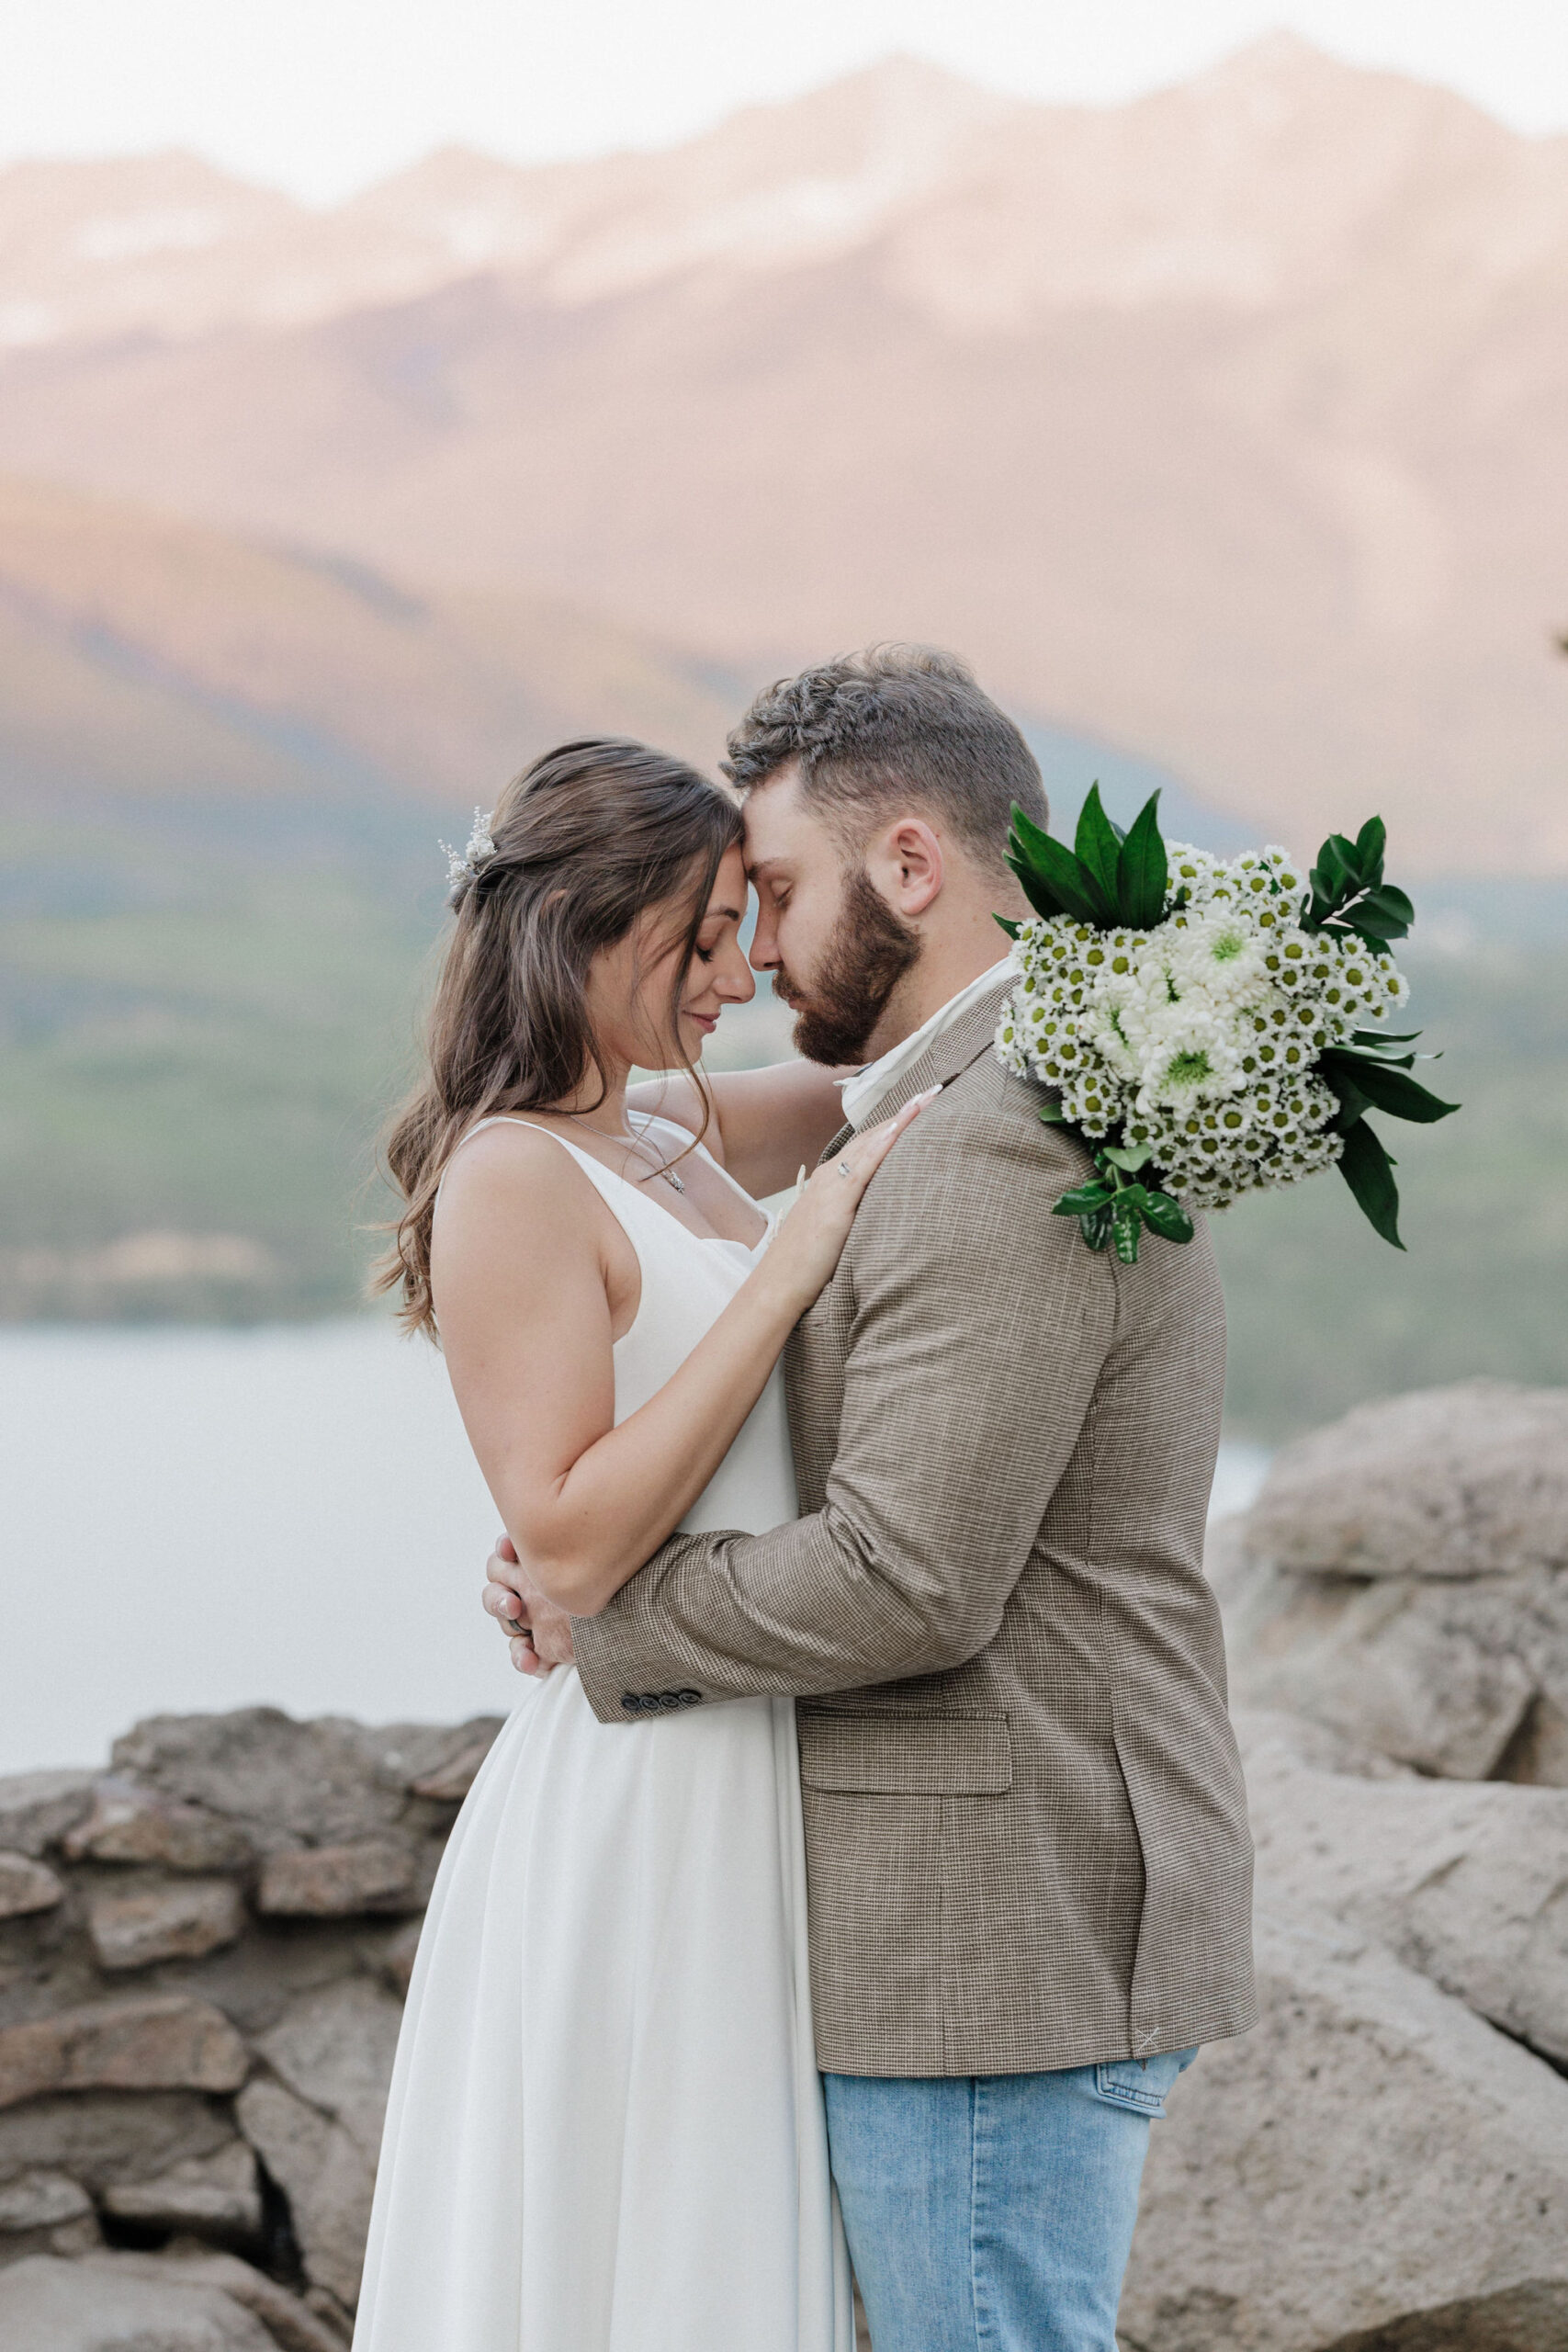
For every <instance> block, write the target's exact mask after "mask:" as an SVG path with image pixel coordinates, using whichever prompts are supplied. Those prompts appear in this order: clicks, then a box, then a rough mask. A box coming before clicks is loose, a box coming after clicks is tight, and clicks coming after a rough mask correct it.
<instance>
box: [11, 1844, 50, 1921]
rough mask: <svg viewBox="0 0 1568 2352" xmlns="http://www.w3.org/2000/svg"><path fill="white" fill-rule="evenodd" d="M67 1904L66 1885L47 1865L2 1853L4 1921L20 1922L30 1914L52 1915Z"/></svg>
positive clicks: (16, 1855) (15, 1854) (25, 1855)
mask: <svg viewBox="0 0 1568 2352" xmlns="http://www.w3.org/2000/svg"><path fill="white" fill-rule="evenodd" d="M64 1900H65V1887H64V1884H63V1882H62V1880H60V1879H58V1878H56V1876H55V1874H54V1872H53V1871H51V1869H50V1867H49V1864H48V1863H47V1862H39V1861H35V1860H32V1858H31V1857H30V1856H29V1855H27V1854H19V1853H10V1854H7V1853H0V1919H19V1918H20V1917H22V1916H23V1915H24V1914H25V1913H27V1912H28V1911H52V1910H53V1908H54V1906H55V1905H56V1904H57V1903H63V1902H64Z"/></svg>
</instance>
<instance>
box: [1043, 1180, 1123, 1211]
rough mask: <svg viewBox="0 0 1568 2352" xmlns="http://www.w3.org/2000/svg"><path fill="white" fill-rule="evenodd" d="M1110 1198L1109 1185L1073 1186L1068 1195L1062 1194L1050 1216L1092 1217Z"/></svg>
mask: <svg viewBox="0 0 1568 2352" xmlns="http://www.w3.org/2000/svg"><path fill="white" fill-rule="evenodd" d="M1110 1198H1111V1187H1110V1185H1109V1184H1101V1183H1100V1182H1095V1183H1093V1184H1075V1185H1074V1187H1073V1189H1072V1191H1071V1192H1070V1193H1063V1194H1062V1197H1061V1199H1060V1200H1059V1201H1058V1202H1057V1203H1056V1204H1055V1208H1054V1209H1053V1210H1052V1211H1051V1214H1052V1216H1094V1214H1095V1212H1096V1211H1097V1210H1099V1209H1102V1208H1104V1206H1105V1205H1106V1204H1107V1202H1108V1201H1109V1200H1110Z"/></svg>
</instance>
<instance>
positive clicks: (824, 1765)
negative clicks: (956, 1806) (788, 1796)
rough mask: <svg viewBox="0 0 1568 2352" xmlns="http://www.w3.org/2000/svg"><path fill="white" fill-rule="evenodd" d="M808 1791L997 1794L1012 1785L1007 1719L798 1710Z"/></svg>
mask: <svg viewBox="0 0 1568 2352" xmlns="http://www.w3.org/2000/svg"><path fill="white" fill-rule="evenodd" d="M795 1721H796V1723H797V1724H798V1726H799V1731H800V1777H801V1779H802V1781H804V1782H805V1784H806V1786H807V1788H808V1789H862V1790H865V1791H867V1792H878V1793H881V1794H885V1795H888V1796H951V1797H966V1796H997V1795H999V1794H1000V1792H1002V1791H1003V1790H1004V1789H1010V1788H1011V1786H1012V1734H1011V1732H1010V1729H1009V1726H1008V1719H1007V1717H1006V1716H1005V1715H851V1714H840V1713H837V1712H836V1711H833V1710H830V1709H828V1708H822V1709H816V1708H807V1707H797V1708H796V1710H795Z"/></svg>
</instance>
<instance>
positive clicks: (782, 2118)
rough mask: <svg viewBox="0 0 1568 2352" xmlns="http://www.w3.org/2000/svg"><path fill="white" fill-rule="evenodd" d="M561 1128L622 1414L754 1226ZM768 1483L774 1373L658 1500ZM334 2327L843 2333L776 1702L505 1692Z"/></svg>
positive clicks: (722, 1508)
mask: <svg viewBox="0 0 1568 2352" xmlns="http://www.w3.org/2000/svg"><path fill="white" fill-rule="evenodd" d="M485 1124H489V1123H488V1122H487V1123H485ZM649 1124H650V1125H654V1126H661V1125H662V1123H661V1122H650V1123H649ZM539 1132H542V1133H550V1132H552V1131H551V1130H549V1129H541V1130H539ZM669 1134H670V1136H671V1141H672V1143H673V1145H674V1147H675V1148H680V1147H681V1146H683V1145H684V1144H686V1143H688V1142H689V1141H690V1138H689V1137H688V1136H685V1135H684V1134H683V1132H682V1131H680V1130H675V1129H671V1130H669ZM556 1140H557V1141H558V1143H560V1144H561V1145H562V1148H564V1149H566V1150H569V1151H570V1152H571V1153H572V1157H573V1158H574V1159H576V1160H577V1162H578V1165H579V1166H580V1167H581V1169H582V1170H583V1172H584V1174H585V1175H586V1176H588V1178H589V1179H590V1180H591V1182H592V1183H593V1184H594V1185H595V1186H596V1187H597V1189H598V1191H599V1192H600V1193H601V1194H602V1195H603V1197H604V1200H605V1201H606V1202H607V1203H608V1204H609V1206H610V1208H611V1209H612V1210H613V1212H614V1213H615V1216H616V1217H617V1218H618V1219H619V1221H620V1223H621V1225H622V1226H623V1227H624V1228H625V1230H626V1235H627V1238H629V1240H630V1242H631V1245H632V1248H633V1249H634V1250H636V1252H637V1259H638V1261H639V1263H640V1265H641V1269H642V1295H641V1299H640V1302H639V1305H638V1306H637V1317H636V1320H635V1321H634V1322H633V1324H632V1326H631V1329H629V1330H628V1331H627V1332H626V1335H625V1337H624V1338H623V1339H621V1340H617V1341H616V1343H615V1418H616V1419H617V1421H619V1420H623V1419H626V1416H627V1415H628V1414H630V1413H633V1412H635V1411H636V1410H637V1407H638V1406H639V1405H641V1404H643V1403H644V1402H645V1401H646V1400H647V1398H648V1397H650V1396H652V1395H653V1393H654V1391H655V1390H656V1389H658V1388H660V1387H661V1386H662V1385H663V1384H664V1383H665V1382H666V1381H667V1380H668V1379H669V1378H670V1377H671V1374H673V1373H674V1372H675V1370H676V1369H677V1367H678V1366H679V1365H680V1363H682V1361H683V1359H684V1358H685V1357H686V1356H687V1355H688V1354H689V1353H690V1351H691V1350H692V1349H693V1348H694V1346H695V1345H696V1343H697V1341H698V1340H700V1339H701V1338H702V1336H703V1334H704V1332H705V1331H706V1330H707V1329H708V1328H709V1326H710V1325H711V1324H712V1323H713V1322H714V1321H715V1320H716V1317H717V1316H718V1315H719V1313H720V1312H721V1310H722V1309H723V1307H724V1306H726V1304H727V1303H728V1300H729V1299H730V1298H731V1297H732V1296H733V1295H734V1294H735V1292H736V1290H737V1289H739V1285H740V1283H742V1282H743V1281H744V1280H745V1278H746V1275H747V1273H748V1272H750V1268H751V1267H752V1265H753V1264H754V1263H755V1262H756V1259H757V1257H758V1255H759V1254H760V1253H761V1250H762V1249H764V1248H765V1247H766V1245H767V1240H768V1238H770V1236H766V1235H765V1236H764V1237H763V1239H762V1240H761V1242H759V1243H758V1245H757V1247H756V1249H755V1250H751V1249H748V1248H747V1246H746V1244H745V1243H743V1242H739V1241H723V1240H703V1239H700V1238H698V1237H697V1236H695V1235H694V1234H692V1233H690V1232H689V1231H688V1230H687V1229H686V1227H684V1226H682V1225H681V1224H680V1223H679V1222H678V1220H677V1219H676V1218H675V1217H673V1216H671V1215H670V1213H669V1212H668V1211H667V1210H665V1209H661V1208H660V1207H659V1206H658V1204H656V1203H655V1202H653V1201H650V1200H649V1198H648V1197H647V1194H646V1193H645V1192H643V1191H642V1190H640V1189H639V1188H638V1187H637V1186H636V1185H635V1184H632V1183H629V1182H625V1181H623V1180H622V1179H621V1178H620V1177H617V1176H615V1175H613V1174H612V1173H611V1172H610V1170H607V1169H606V1168H604V1167H603V1166H602V1165H601V1164H600V1163H599V1161H597V1160H595V1159H592V1157H591V1156H590V1155H589V1154H588V1153H586V1152H583V1151H581V1150H579V1149H578V1148H576V1147H575V1146H573V1145H571V1144H570V1143H567V1142H566V1140H565V1138H564V1137H562V1136H557V1137H556ZM795 1508H796V1502H795V1478H794V1472H793V1468H792V1465H791V1461H790V1449H789V1432H788V1428H787V1425H786V1420H785V1414H784V1396H783V1388H782V1382H781V1379H780V1376H779V1374H778V1373H777V1372H776V1371H775V1373H774V1374H773V1379H772V1380H771V1381H770V1382H769V1384H768V1386H767V1389H766V1390H765V1392H764V1393H763V1395H762V1397H761V1400H760V1401H759V1403H758V1405H757V1407H756V1409H755V1410H754V1411H753V1413H752V1414H751V1416H750V1419H749V1420H748V1421H747V1423H746V1425H745V1427H744V1429H743V1430H741V1432H740V1434H739V1437H738V1438H737V1439H736V1441H735V1443H734V1445H733V1446H732V1447H731V1448H730V1451H729V1453H728V1456H727V1458H726V1460H725V1461H724V1463H723V1464H722V1465H721V1467H720V1469H719V1470H718V1472H717V1475H716V1476H715V1478H714V1479H713V1482H712V1484H711V1485H710V1486H709V1487H707V1489H706V1491H705V1493H704V1494H703V1496H702V1497H701V1498H700V1499H699V1501H698V1502H697V1504H696V1506H695V1508H694V1510H692V1512H691V1513H690V1514H689V1516H688V1517H687V1519H686V1520H685V1521H683V1525H684V1526H686V1527H687V1528H694V1529H695V1528H711V1527H739V1528H745V1529H748V1530H761V1529H762V1528H768V1527H776V1526H777V1525H778V1524H779V1522H780V1521H783V1520H785V1519H790V1518H793V1517H794V1515H795ZM354 2342H355V2352H851V2347H852V2344H853V2323H852V2315H851V2290H850V2283H849V2272H848V2265H847V2261H846V2258H845V2256H844V2252H843V2241H842V2233H841V2231H840V2228H839V2224H838V2218H837V2213H836V2210H835V2207H834V2204H833V2199H832V2191H831V2188H830V2186H829V2177H828V2150H827V2139H826V2133H825V2130H824V2125H823V2116H822V2097H821V2086H820V2083H819V2081H818V2075H817V2070H816V2064H815V2059H814V2056H813V2051H812V2040H811V2016H810V1996H809V1986H808V1979H807V1946H806V1875H805V1851H804V1846H803V1842H802V1834H801V1822H800V1786H799V1777H798V1768H797V1762H796V1752H795V1713H794V1708H793V1705H792V1703H791V1702H789V1701H788V1700H785V1699H749V1700H734V1701H730V1702H727V1703H725V1704H723V1705H719V1706H711V1707H693V1708H690V1709H689V1710H687V1711H684V1712H681V1713H670V1714H665V1715H659V1716H655V1717H652V1718H651V1719H649V1720H648V1721H645V1722H637V1723H628V1724H625V1725H618V1724H600V1723H598V1722H597V1721H596V1720H595V1718H594V1716H593V1714H592V1711H591V1710H590V1708H589V1705H588V1702H587V1701H586V1699H585V1698H584V1697H583V1695H582V1690H581V1684H580V1683H579V1681H578V1679H577V1675H576V1672H575V1670H574V1669H572V1668H558V1669H557V1671H556V1672H555V1673H553V1674H551V1675H550V1676H548V1677H547V1679H545V1680H544V1681H542V1682H540V1683H531V1684H529V1685H528V1686H527V1688H526V1690H525V1693H524V1696H523V1699H522V1702H521V1703H520V1704H519V1706H518V1707H517V1709H516V1711H515V1713H513V1715H512V1716H511V1717H510V1718H509V1720H508V1722H507V1724H506V1725H505V1727H504V1729H503V1730H502V1733H501V1735H500V1736H499V1738H498V1739H497V1740H496V1743H495V1745H494V1747H492V1748H491V1752H490V1754H489V1756H488V1757H487V1758H486V1759H485V1763H484V1765H483V1767H482V1769H481V1770H480V1771H479V1777H478V1779H477V1780H476V1781H475V1782H474V1785H473V1788H472V1790H471V1792H470V1793H469V1795H468V1801H467V1803H466V1804H465V1805H464V1807H463V1810H462V1813H461V1814H460V1815H459V1816H458V1820H457V1826H456V1828H455V1829H454V1831H453V1833H452V1838H451V1841H450V1843H449V1844H448V1846H447V1849H446V1857H445V1860H444V1861H443V1863H442V1867H441V1873H440V1876H439V1878H438V1879H437V1881H436V1884H435V1891H434V1895H433V1897H432V1899H431V1905H430V1910H429V1913H428V1916H427V1918H426V1921H425V1926H424V1930H423V1936H422V1938H421V1941H420V1947H419V1956H418V1959H417V1961H416V1962H415V1965H414V1971H413V1978H412V1984H411V1985H410V1987H409V1997H408V2006H407V2009H406V2011H405V2014H404V2018H403V2027H402V2035H401V2039H400V2042H399V2045H398V2057H397V2065H396V2069H395V2071H394V2074H393V2076H392V2086H391V2097H390V2101H389V2107H388V2111H387V2126H386V2134H385V2138H384V2140H383V2143H382V2148H381V2164H380V2171H379V2176H378V2181H377V2186H376V2202H375V2211H374V2213H373V2216H372V2219H371V2223H370V2236H369V2244H368V2247H367V2256H366V2269H365V2283H364V2289H363V2292H362V2296H361V2300H360V2306H359V2321H358V2325H357V2327H356V2329H355V2338H354Z"/></svg>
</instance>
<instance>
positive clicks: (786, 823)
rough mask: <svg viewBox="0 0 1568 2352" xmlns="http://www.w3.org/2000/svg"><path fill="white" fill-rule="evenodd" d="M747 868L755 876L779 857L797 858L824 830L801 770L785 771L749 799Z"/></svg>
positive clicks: (756, 787) (755, 789)
mask: <svg viewBox="0 0 1568 2352" xmlns="http://www.w3.org/2000/svg"><path fill="white" fill-rule="evenodd" d="M745 824H746V842H745V854H746V865H747V870H748V871H749V872H751V873H754V872H755V871H756V869H757V868H758V867H759V866H761V865H772V864H773V862H774V860H776V859H779V858H786V857H787V858H797V857H799V856H800V854H802V852H803V851H806V850H807V849H809V847H810V845H811V843H812V842H813V841H814V840H815V839H816V838H817V837H818V835H819V834H820V833H821V832H822V831H824V827H823V824H822V819H821V817H820V815H819V814H818V811H817V810H816V809H813V808H812V807H811V805H810V803H809V802H808V801H807V799H806V798H805V797H804V796H803V794H802V792H801V789H800V775H799V771H798V770H797V769H796V768H795V767H794V766H793V764H792V765H791V766H789V767H787V768H781V769H779V770H778V772H777V773H776V774H775V775H771V776H769V777H768V779H767V781H766V782H765V783H763V784H758V785H753V786H752V787H751V790H750V792H749V793H748V794H747V796H746V807H745Z"/></svg>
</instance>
